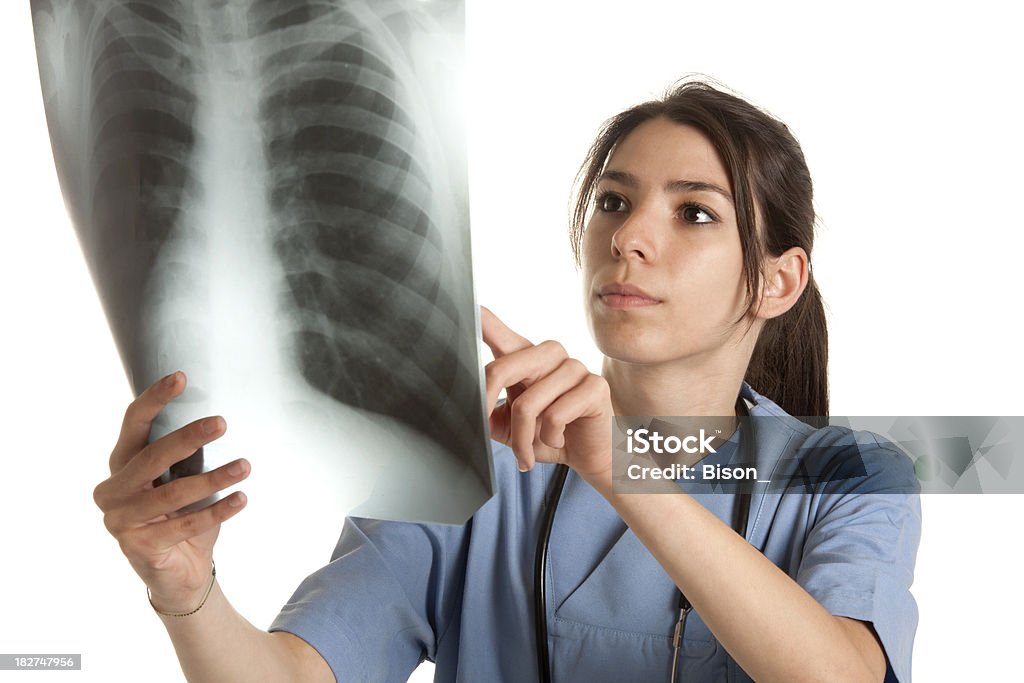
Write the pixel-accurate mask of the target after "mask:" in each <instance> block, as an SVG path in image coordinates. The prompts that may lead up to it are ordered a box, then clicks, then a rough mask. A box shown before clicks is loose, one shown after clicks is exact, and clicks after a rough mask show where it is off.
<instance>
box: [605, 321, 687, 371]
mask: <svg viewBox="0 0 1024 683" xmlns="http://www.w3.org/2000/svg"><path fill="white" fill-rule="evenodd" d="M591 334H592V335H593V337H594V342H595V343H596V344H597V348H598V349H600V351H601V353H602V354H604V355H605V357H607V358H610V359H612V360H616V361H619V362H622V363H636V364H639V365H649V364H651V363H661V362H664V361H666V360H670V359H671V358H673V357H676V356H678V355H679V354H678V351H679V349H678V348H676V349H672V351H675V352H676V353H671V352H669V351H668V349H667V345H666V344H665V341H666V340H665V339H662V338H661V336H662V335H660V334H658V333H657V332H656V331H654V330H650V329H648V330H643V329H639V330H638V329H636V326H635V325H630V326H626V325H622V326H619V325H614V324H608V323H605V322H602V323H598V324H591Z"/></svg>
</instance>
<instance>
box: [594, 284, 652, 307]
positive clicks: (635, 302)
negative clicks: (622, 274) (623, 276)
mask: <svg viewBox="0 0 1024 683" xmlns="http://www.w3.org/2000/svg"><path fill="white" fill-rule="evenodd" d="M598 298H599V299H601V301H602V302H603V303H604V304H605V305H606V306H609V307H611V308H638V307H642V306H654V305H655V304H659V303H661V300H660V299H658V298H656V297H653V296H651V295H650V294H648V293H647V292H645V291H644V290H642V289H640V288H639V287H637V286H635V285H631V284H629V283H628V282H613V283H611V284H608V285H605V286H604V287H601V289H600V290H598Z"/></svg>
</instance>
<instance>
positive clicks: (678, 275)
mask: <svg viewBox="0 0 1024 683" xmlns="http://www.w3.org/2000/svg"><path fill="white" fill-rule="evenodd" d="M595 198H596V199H595V202H594V208H593V214H592V217H591V219H590V221H589V223H588V224H587V230H586V233H585V234H584V238H583V277H584V296H585V299H586V311H587V317H588V321H589V323H590V329H591V332H592V334H593V335H594V339H595V340H596V342H597V345H598V347H599V348H600V349H601V351H602V353H604V355H605V356H608V357H610V358H613V359H617V360H620V361H624V362H628V363H640V364H649V363H664V362H669V361H675V360H685V361H687V362H693V363H696V364H701V363H703V362H710V361H711V360H712V359H713V358H714V357H715V356H716V355H720V353H721V352H722V351H723V350H725V349H727V348H730V347H731V348H735V345H727V342H728V341H729V340H730V339H738V338H739V337H740V336H741V335H742V333H743V331H744V330H745V329H746V325H739V326H735V325H733V322H734V321H735V320H736V319H737V318H738V317H739V316H740V315H741V313H742V312H743V311H744V309H745V296H744V295H745V283H744V278H743V255H742V251H741V248H740V238H739V232H738V229H737V227H736V212H735V210H734V208H733V202H732V187H731V185H730V182H729V176H728V174H727V172H726V169H725V166H724V164H723V163H722V161H721V159H720V158H719V156H718V153H717V151H716V150H715V148H714V147H713V146H712V145H711V143H710V142H709V141H708V139H707V138H706V137H705V136H704V135H703V133H701V132H699V131H698V130H697V129H695V128H692V127H689V126H683V125H680V124H677V123H673V122H671V121H669V120H668V119H665V118H656V119H652V120H650V121H647V122H645V123H643V124H641V125H640V126H638V127H637V128H635V129H634V130H633V131H632V132H630V133H629V134H628V135H626V136H625V137H624V138H623V139H622V140H620V141H619V144H618V145H617V146H616V148H615V151H614V153H613V154H612V157H611V159H609V161H608V164H607V168H606V170H605V172H604V173H603V174H602V176H601V179H600V181H599V182H598V185H597V188H596V192H595Z"/></svg>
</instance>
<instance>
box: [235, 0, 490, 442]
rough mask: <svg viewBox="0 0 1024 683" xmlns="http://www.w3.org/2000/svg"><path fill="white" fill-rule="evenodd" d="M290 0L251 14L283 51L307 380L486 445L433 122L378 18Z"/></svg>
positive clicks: (284, 143) (291, 257) (283, 204)
mask: <svg viewBox="0 0 1024 683" xmlns="http://www.w3.org/2000/svg"><path fill="white" fill-rule="evenodd" d="M295 4H296V3H293V2H280V1H272V0H268V1H264V2H256V3H254V5H253V7H252V10H251V12H250V16H251V17H253V18H254V19H255V21H253V27H254V30H255V32H256V35H258V36H259V37H260V40H261V41H262V42H263V43H264V44H266V45H273V46H280V47H279V48H278V49H273V50H270V51H269V52H268V54H267V56H266V58H265V60H264V62H263V64H262V69H263V76H264V80H265V82H266V83H267V86H266V90H265V97H264V100H263V102H262V107H261V116H262V118H263V120H264V121H265V129H266V131H267V144H266V149H267V157H268V168H269V171H270V177H271V183H272V184H271V187H270V188H269V193H270V206H271V209H272V211H273V212H274V214H275V217H276V219H277V220H278V221H279V222H280V224H279V232H278V233H277V235H276V236H275V238H274V249H275V251H276V252H277V254H279V256H280V260H281V262H282V264H283V266H284V270H285V273H286V276H285V279H286V282H287V292H286V293H285V295H286V302H287V305H288V306H290V307H293V308H294V309H295V310H296V311H298V314H297V318H296V324H295V326H294V327H293V328H292V329H291V330H290V334H291V335H292V336H293V339H292V343H293V344H294V348H295V349H296V353H297V361H298V363H299V367H300V369H301V372H302V375H303V376H304V377H305V379H306V380H307V381H308V382H309V383H310V384H311V385H313V386H314V387H316V388H317V389H319V390H321V391H323V392H325V393H327V394H329V395H330V396H333V397H334V398H336V399H337V400H339V401H342V402H344V403H347V404H350V405H354V406H358V407H361V408H365V409H368V410H371V411H374V412H378V413H382V414H386V415H390V416H392V417H395V418H397V419H400V420H403V421H406V422H407V423H409V424H410V425H412V426H414V427H416V428H417V429H419V430H420V431H422V432H423V433H425V434H428V435H430V436H431V437H433V438H434V439H436V440H437V441H439V442H441V443H443V444H445V445H446V446H448V447H449V448H452V449H455V450H456V452H466V449H467V448H472V447H474V446H473V444H475V443H479V435H478V434H474V430H473V429H472V428H471V427H470V425H472V424H474V422H478V421H479V413H477V414H476V415H466V414H465V413H464V411H465V407H466V406H467V405H469V406H471V405H473V404H474V400H473V397H474V396H475V395H477V393H478V385H477V380H476V371H475V367H474V364H475V363H474V361H475V356H474V354H471V353H470V354H466V353H464V352H465V351H466V350H467V349H466V348H465V346H466V345H465V343H464V342H461V341H460V339H463V338H465V337H466V336H467V334H471V332H470V330H472V328H473V318H472V317H467V316H466V313H467V312H468V313H470V315H472V308H471V307H472V290H471V286H470V283H469V282H461V283H457V282H452V281H451V275H450V272H451V270H450V266H447V265H446V262H445V245H444V239H443V234H442V231H441V230H440V228H439V226H438V225H437V222H436V221H435V218H434V216H435V214H436V213H437V211H438V209H437V208H436V207H437V206H438V202H437V201H436V200H435V193H438V192H442V193H443V192H444V188H445V182H444V181H443V179H441V178H439V177H437V175H436V174H435V175H434V177H432V174H431V173H430V169H431V167H432V165H433V164H432V163H431V159H430V158H429V153H428V151H427V150H428V149H429V146H428V144H426V142H427V139H428V138H429V136H430V135H432V134H433V131H432V128H431V124H430V121H429V119H428V118H426V117H425V116H423V114H422V112H418V111H417V110H416V108H415V104H414V98H413V96H412V95H411V94H410V93H409V89H410V87H412V84H409V83H404V82H403V81H402V77H401V74H400V73H399V71H398V66H399V65H396V64H395V60H396V59H399V55H396V54H394V53H393V52H392V50H390V49H389V47H388V45H387V43H386V42H385V40H384V39H383V37H379V35H378V34H379V33H380V32H382V31H383V30H384V29H383V25H382V24H381V23H380V21H379V19H376V18H375V15H373V14H372V13H370V12H368V11H367V10H366V9H365V8H363V9H362V11H359V10H360V4H359V3H344V4H342V9H336V8H335V6H334V5H327V4H326V3H310V4H309V5H307V6H306V7H303V8H302V9H301V10H299V9H296V8H295ZM449 229H450V228H449ZM452 233H453V234H457V233H458V231H457V230H456V231H452ZM453 297H460V298H461V299H462V301H461V302H458V301H455V300H454V299H453ZM460 303H461V308H460ZM467 304H468V306H467ZM460 311H462V313H461V315H460ZM460 351H462V352H463V353H461V354H460ZM439 406H440V407H441V408H442V411H441V413H440V416H441V418H442V419H440V420H439V419H438V417H439V414H438V407H439Z"/></svg>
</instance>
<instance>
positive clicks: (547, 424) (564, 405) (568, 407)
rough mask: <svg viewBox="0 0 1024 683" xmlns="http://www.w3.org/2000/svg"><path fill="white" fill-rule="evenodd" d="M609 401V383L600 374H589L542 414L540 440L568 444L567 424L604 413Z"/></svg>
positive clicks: (548, 442)
mask: <svg viewBox="0 0 1024 683" xmlns="http://www.w3.org/2000/svg"><path fill="white" fill-rule="evenodd" d="M608 402H609V398H608V382H606V381H605V379H604V378H603V377H601V376H600V375H592V374H589V373H588V374H587V376H586V377H584V378H583V380H582V381H581V382H580V383H579V384H577V385H576V386H575V387H573V388H572V389H571V390H569V391H567V392H565V393H564V394H562V395H561V396H559V397H558V398H557V399H556V400H555V401H554V402H552V403H551V405H550V406H548V407H547V409H546V410H545V411H544V412H543V413H542V414H541V415H540V418H539V419H540V422H541V424H540V432H541V438H540V440H541V441H542V442H543V443H545V444H547V445H552V442H554V443H562V444H563V446H564V443H565V428H566V425H569V424H571V423H573V422H575V421H576V420H579V419H583V418H591V417H601V416H603V415H604V414H605V411H606V409H607V406H608V404H609V403H608ZM609 426H610V425H609ZM610 436H611V432H610V431H609V438H610ZM561 447H562V446H558V448H561Z"/></svg>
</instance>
